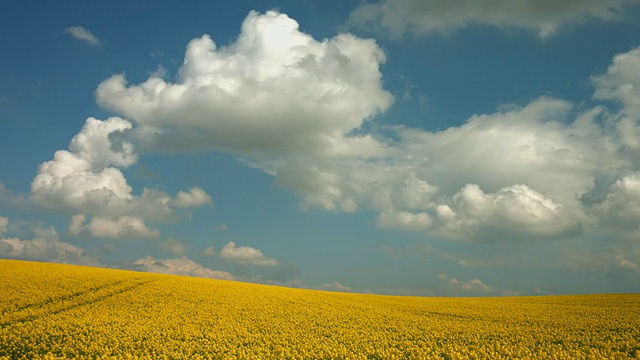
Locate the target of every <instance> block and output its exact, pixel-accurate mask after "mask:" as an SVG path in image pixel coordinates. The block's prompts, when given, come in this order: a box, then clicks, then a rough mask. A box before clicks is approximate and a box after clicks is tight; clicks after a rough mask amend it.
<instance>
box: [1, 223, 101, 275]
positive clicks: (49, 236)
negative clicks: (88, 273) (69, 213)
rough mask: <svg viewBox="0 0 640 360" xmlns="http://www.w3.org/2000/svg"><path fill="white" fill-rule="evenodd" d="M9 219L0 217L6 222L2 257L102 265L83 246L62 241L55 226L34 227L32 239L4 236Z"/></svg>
mask: <svg viewBox="0 0 640 360" xmlns="http://www.w3.org/2000/svg"><path fill="white" fill-rule="evenodd" d="M2 219H4V220H2ZM8 221H9V219H8V218H0V222H3V223H4V231H0V257H9V258H16V259H26V260H39V261H51V262H57V263H72V264H81V265H91V266H101V265H102V264H101V262H100V260H99V259H98V258H97V257H95V256H91V255H90V254H89V253H88V252H87V251H85V250H84V249H83V248H80V247H78V246H75V245H73V244H70V243H67V242H63V241H60V240H59V237H58V233H57V232H56V230H55V229H54V228H53V227H46V228H43V227H39V226H36V227H33V228H32V229H31V232H33V235H34V237H33V238H32V239H30V240H22V239H19V238H17V237H9V238H5V237H2V236H1V235H2V234H3V232H6V227H7V224H8ZM1 225H2V224H0V227H1ZM0 230H2V229H0Z"/></svg>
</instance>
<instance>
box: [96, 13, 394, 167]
mask: <svg viewBox="0 0 640 360" xmlns="http://www.w3.org/2000/svg"><path fill="white" fill-rule="evenodd" d="M384 61H385V56H384V53H383V52H382V50H381V49H380V48H379V47H378V46H377V44H376V43H375V42H374V41H373V40H370V39H360V38H357V37H355V36H353V35H350V34H340V35H338V36H336V37H334V38H332V39H327V40H323V41H317V40H315V39H314V38H312V37H311V36H309V35H307V34H305V33H303V32H301V31H300V30H299V26H298V23H297V22H296V21H295V20H293V19H291V18H289V17H288V16H287V15H285V14H281V13H278V12H275V11H269V12H267V13H265V14H259V13H257V12H253V11H252V12H251V13H249V15H248V16H247V18H246V19H245V21H244V22H243V24H242V29H241V32H240V34H239V36H238V37H237V39H236V40H235V42H233V43H231V44H229V45H227V46H224V47H218V46H217V45H216V43H215V42H214V41H213V40H212V39H211V37H210V36H208V35H204V36H202V37H201V38H197V39H194V40H192V41H191V42H190V43H189V45H188V46H187V51H186V55H185V59H184V63H183V64H182V67H181V68H180V70H179V77H178V81H177V82H175V83H170V82H166V81H165V80H163V79H161V78H158V77H151V78H149V79H148V80H147V81H145V82H143V83H141V84H137V85H129V84H127V81H126V79H125V77H124V76H123V75H114V76H112V77H111V78H109V79H107V80H105V81H104V82H102V83H101V84H100V85H99V87H98V89H97V91H96V94H97V100H98V102H99V104H101V105H102V106H103V107H104V108H106V109H109V110H113V111H115V112H117V113H120V114H123V115H124V116H126V117H127V118H130V119H132V120H133V121H135V122H136V123H137V124H138V128H137V130H136V134H135V135H136V136H137V138H138V141H139V143H140V144H142V146H143V147H145V148H149V147H150V148H155V149H157V148H161V149H164V150H176V151H184V150H188V149H198V148H223V149H230V150H233V151H236V152H237V153H240V154H244V155H250V154H254V155H255V154H260V155H261V156H264V155H265V154H274V153H277V154H283V153H290V154H291V153H299V154H309V152H313V153H316V152H325V153H336V152H337V153H339V152H340V151H341V149H342V148H343V147H344V143H351V142H353V143H357V144H360V145H359V146H361V147H362V148H363V151H370V150H369V149H367V147H368V146H369V145H370V144H369V143H370V141H369V139H368V138H367V137H353V138H352V137H347V136H346V134H347V133H348V132H350V131H351V130H353V129H357V128H359V127H360V126H361V125H362V124H363V123H364V122H365V121H366V120H368V119H369V118H371V117H372V116H374V115H375V114H377V113H379V112H381V111H384V110H386V109H387V108H388V107H389V106H390V104H391V102H392V100H393V97H392V96H391V94H390V93H388V92H387V91H384V90H383V89H382V87H381V82H380V79H381V76H382V75H381V73H380V71H379V66H380V64H381V63H383V62H384Z"/></svg>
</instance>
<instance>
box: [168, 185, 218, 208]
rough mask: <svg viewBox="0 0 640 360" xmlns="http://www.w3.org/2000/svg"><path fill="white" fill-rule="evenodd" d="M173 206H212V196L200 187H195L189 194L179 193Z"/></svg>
mask: <svg viewBox="0 0 640 360" xmlns="http://www.w3.org/2000/svg"><path fill="white" fill-rule="evenodd" d="M172 204H173V206H175V207H179V208H189V207H200V206H204V205H207V204H208V205H210V206H212V203H211V196H209V194H207V193H206V192H205V191H204V190H202V189H201V188H199V187H193V188H191V189H189V192H185V191H179V192H178V194H177V195H176V197H175V199H173V201H172Z"/></svg>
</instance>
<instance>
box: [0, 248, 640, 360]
mask: <svg viewBox="0 0 640 360" xmlns="http://www.w3.org/2000/svg"><path fill="white" fill-rule="evenodd" d="M55 358H77V359H629V358H632V359H633V358H635V359H640V295H638V294H635V295H579V296H539V297H502V298H429V297H401V296H381V295H365V294H350V293H336V292H327V291H316V290H304V289H291V288H284V287H277V286H266V285H257V284H248V283H240V282H230V281H222V280H211V279H201V278H191V277H179V276H170V275H158V274H150V273H139V272H132V271H120V270H107V269H99V268H90V267H80V266H71V265H60V264H44V263H36V262H26V261H12V260H0V359H55Z"/></svg>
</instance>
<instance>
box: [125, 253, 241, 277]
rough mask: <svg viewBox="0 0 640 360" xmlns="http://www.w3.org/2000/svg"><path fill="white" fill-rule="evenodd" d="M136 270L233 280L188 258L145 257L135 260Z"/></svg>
mask: <svg viewBox="0 0 640 360" xmlns="http://www.w3.org/2000/svg"><path fill="white" fill-rule="evenodd" d="M134 265H135V266H136V268H137V269H139V270H144V271H150V272H155V273H160V274H175V275H187V276H197V277H206V278H212V279H222V280H233V279H234V277H233V275H231V274H230V273H228V272H226V271H218V270H211V269H209V268H207V267H204V266H202V265H200V264H198V263H196V262H195V261H193V260H190V259H188V258H184V257H182V258H174V259H155V258H153V257H151V256H147V257H145V258H142V259H138V260H136V262H135V263H134Z"/></svg>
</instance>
